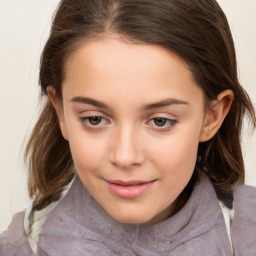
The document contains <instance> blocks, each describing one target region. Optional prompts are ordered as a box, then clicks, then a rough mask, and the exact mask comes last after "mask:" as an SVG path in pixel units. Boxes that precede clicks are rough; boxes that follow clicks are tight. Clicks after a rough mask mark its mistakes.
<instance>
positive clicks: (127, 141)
mask: <svg viewBox="0 0 256 256" xmlns="http://www.w3.org/2000/svg"><path fill="white" fill-rule="evenodd" d="M111 144H112V148H111V154H110V161H111V162H112V164H114V165H115V166H118V167H119V168H121V169H129V168H131V167H134V166H139V165H141V164H142V163H143V162H144V161H145V155H144V152H143V145H142V143H141V140H140V138H139V134H138V132H137V131H136V129H135V128H132V127H130V128H128V127H126V128H123V129H119V130H117V131H115V134H114V136H113V137H112V142H111Z"/></svg>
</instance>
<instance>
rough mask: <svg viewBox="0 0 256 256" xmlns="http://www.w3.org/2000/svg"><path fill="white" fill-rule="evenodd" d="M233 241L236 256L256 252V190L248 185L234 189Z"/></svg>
mask: <svg viewBox="0 0 256 256" xmlns="http://www.w3.org/2000/svg"><path fill="white" fill-rule="evenodd" d="M233 194H234V204H233V205H234V218H233V220H232V225H231V229H232V240H233V245H234V251H235V252H236V255H255V252H256V188H255V187H252V186H247V185H241V186H237V187H236V188H235V189H234V193H233Z"/></svg>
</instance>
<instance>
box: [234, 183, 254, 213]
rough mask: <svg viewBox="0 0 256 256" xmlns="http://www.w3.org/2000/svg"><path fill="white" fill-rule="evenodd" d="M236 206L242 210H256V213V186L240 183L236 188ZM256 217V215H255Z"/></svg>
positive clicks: (236, 208)
mask: <svg viewBox="0 0 256 256" xmlns="http://www.w3.org/2000/svg"><path fill="white" fill-rule="evenodd" d="M233 195H234V208H235V210H238V211H239V212H240V211H247V212H248V211H250V210H251V211H254V214H255V213H256V187H253V186H248V185H240V186H237V187H235V189H234V193H233ZM254 218H256V215H254Z"/></svg>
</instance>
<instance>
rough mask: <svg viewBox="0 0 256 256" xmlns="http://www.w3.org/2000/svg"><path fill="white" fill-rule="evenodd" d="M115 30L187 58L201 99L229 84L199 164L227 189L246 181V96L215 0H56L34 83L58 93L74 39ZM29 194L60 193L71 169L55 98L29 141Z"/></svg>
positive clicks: (39, 199) (38, 200)
mask: <svg viewBox="0 0 256 256" xmlns="http://www.w3.org/2000/svg"><path fill="white" fill-rule="evenodd" d="M108 33H112V34H113V33H114V34H117V35H119V36H120V38H124V39H125V40H130V41H132V42H136V43H144V44H155V45H160V46H162V47H164V48H166V49H169V50H170V51H171V52H174V53H175V54H177V55H178V56H180V57H181V58H182V59H183V60H184V61H185V62H186V63H187V64H188V66H189V68H190V70H191V72H192V73H193V76H194V79H195V81H196V83H197V84H198V85H199V86H200V87H201V88H202V90H203V91H204V94H205V98H206V99H207V100H211V99H216V97H217V95H218V94H219V93H220V92H222V91H224V90H226V89H231V90H232V91H233V92H234V95H235V100H234V102H233V104H232V106H231V109H230V112H229V114H228V115H227V117H226V119H225V120H224V122H223V125H222V127H221V128H220V129H219V131H218V133H217V134H216V135H215V136H214V137H213V138H212V139H211V140H210V141H208V142H204V143H200V145H199V151H198V162H197V164H196V167H197V169H201V170H204V171H205V172H206V173H207V175H208V176H209V178H210V179H211V181H212V183H213V185H214V186H215V188H217V189H219V190H221V191H224V192H226V193H230V192H231V191H232V188H233V186H234V185H235V184H242V183H243V182H244V163H243V157H242V152H241V144H240V135H241V128H242V120H243V117H244V114H245V113H246V112H248V114H249V117H250V118H251V121H252V124H253V126H254V127H255V125H256V117H255V112H254V109H253V106H252V103H251V101H250V99H249V97H248V95H247V94H246V92H245V91H244V89H243V88H242V87H241V85H240V84H239V81H238V78H237V64H236V55H235V48H234V43H233V39H232V35H231V32H230V28H229V25H228V22H227V19H226V16H225V14H224V13H223V11H222V10H221V8H220V7H219V5H218V4H217V2H216V1H215V0H196V1H193V0H191V1H188V0H161V1H155V0H62V1H61V2H60V4H59V7H58V9H57V11H56V13H55V17H54V20H53V24H52V28H51V33H50V37H49V39H48V41H47V43H46V45H45V48H44V50H43V53H42V57H41V68H40V85H41V89H42V94H43V97H44V96H45V97H47V96H46V88H47V86H49V85H51V86H54V88H55V90H56V92H57V96H58V97H59V98H60V99H61V84H62V82H63V80H64V76H65V72H64V71H65V70H64V68H65V63H66V61H67V59H68V58H69V57H70V55H72V54H73V53H74V52H75V51H76V50H77V49H78V48H79V45H80V44H82V43H83V42H85V41H86V40H90V39H93V38H98V37H101V36H104V35H106V34H108ZM25 158H27V160H28V162H29V184H28V185H29V194H30V196H31V197H34V199H35V200H34V206H35V207H36V208H41V207H43V206H44V205H45V204H47V203H48V202H49V201H52V200H56V199H58V197H59V195H60V193H61V191H62V190H63V188H64V187H65V186H66V185H67V184H68V183H69V182H70V181H71V179H72V177H73V176H74V166H73V161H72V157H71V154H70V149H69V145H68V142H67V141H65V140H64V138H63V137H62V135H61V131H60V128H59V125H58V119H57V116H56V113H55V110H54V108H53V106H52V105H51V104H50V102H49V100H48V99H47V100H46V104H45V106H44V109H43V111H42V113H41V115H40V117H39V120H38V122H37V124H36V125H35V128H34V130H33V133H32V135H31V137H30V140H29V142H28V144H27V148H26V152H25Z"/></svg>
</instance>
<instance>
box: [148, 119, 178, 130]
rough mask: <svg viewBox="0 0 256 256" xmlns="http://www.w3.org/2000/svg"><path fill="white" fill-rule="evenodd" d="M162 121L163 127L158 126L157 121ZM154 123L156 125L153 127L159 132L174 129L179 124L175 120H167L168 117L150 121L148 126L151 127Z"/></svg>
mask: <svg viewBox="0 0 256 256" xmlns="http://www.w3.org/2000/svg"><path fill="white" fill-rule="evenodd" d="M157 119H158V120H161V121H164V124H163V125H156V123H155V122H156V121H157ZM152 122H154V124H152V126H154V127H156V128H157V129H158V130H169V129H171V128H172V127H174V126H175V125H176V124H177V120H175V119H170V118H166V117H161V116H160V117H154V118H152V119H150V120H149V122H148V124H149V125H150V123H152Z"/></svg>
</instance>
